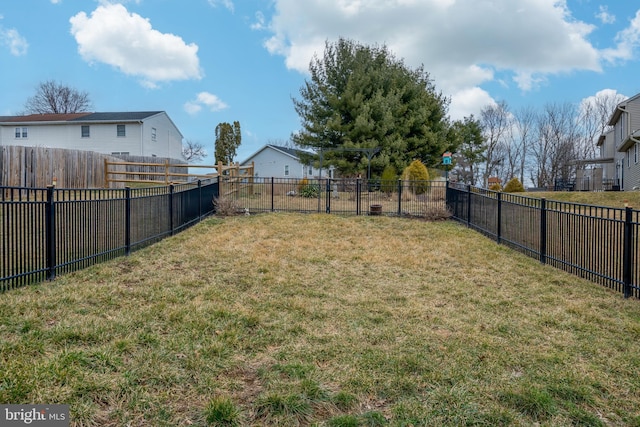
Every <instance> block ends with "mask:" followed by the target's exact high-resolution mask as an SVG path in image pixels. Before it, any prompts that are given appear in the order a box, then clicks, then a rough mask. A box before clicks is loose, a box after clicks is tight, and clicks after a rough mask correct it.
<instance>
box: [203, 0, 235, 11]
mask: <svg viewBox="0 0 640 427" xmlns="http://www.w3.org/2000/svg"><path fill="white" fill-rule="evenodd" d="M209 4H210V5H211V6H213V7H218V6H223V7H225V8H227V9H229V10H230V11H231V12H233V9H234V7H233V2H232V1H231V0H209Z"/></svg>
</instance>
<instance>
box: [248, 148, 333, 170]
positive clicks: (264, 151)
mask: <svg viewBox="0 0 640 427" xmlns="http://www.w3.org/2000/svg"><path fill="white" fill-rule="evenodd" d="M304 153H305V152H304V151H302V150H296V149H295V148H288V147H281V146H277V145H271V144H267V145H265V146H264V147H262V148H261V149H260V150H258V151H257V152H255V153H254V154H252V155H251V156H249V158H248V159H246V160H245V161H244V162H242V163H241V164H240V165H241V166H247V165H250V164H251V162H253V163H254V176H256V177H261V178H271V177H273V178H317V177H318V176H319V175H320V171H319V170H318V169H316V168H314V167H313V166H311V165H309V164H304V163H303V162H302V161H301V160H300V156H301V155H302V154H304ZM307 154H308V153H307ZM325 173H328V172H325ZM323 174H324V173H323Z"/></svg>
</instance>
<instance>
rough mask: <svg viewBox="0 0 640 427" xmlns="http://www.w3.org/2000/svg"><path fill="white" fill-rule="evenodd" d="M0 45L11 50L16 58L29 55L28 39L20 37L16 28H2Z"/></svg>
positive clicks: (0, 28) (0, 27)
mask: <svg viewBox="0 0 640 427" xmlns="http://www.w3.org/2000/svg"><path fill="white" fill-rule="evenodd" d="M0 45H3V46H6V47H7V48H9V51H10V52H11V54H12V55H14V56H22V55H26V54H27V50H28V49H29V43H27V39H25V38H24V37H23V36H21V35H20V33H19V32H18V30H16V29H15V28H9V29H6V28H4V27H2V26H0Z"/></svg>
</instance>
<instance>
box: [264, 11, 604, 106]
mask: <svg viewBox="0 0 640 427" xmlns="http://www.w3.org/2000/svg"><path fill="white" fill-rule="evenodd" d="M274 1H275V11H274V15H273V17H272V18H271V21H270V22H269V23H268V24H267V28H268V29H269V30H270V31H271V36H270V37H269V38H268V39H267V40H266V42H265V47H266V48H267V49H268V50H269V52H270V53H272V54H274V55H281V56H283V57H284V58H285V63H286V66H287V67H288V68H290V69H295V70H298V71H300V72H303V73H306V72H307V70H308V66H309V62H310V61H311V59H312V58H313V55H314V54H317V55H322V53H323V52H324V46H325V42H326V41H327V40H328V41H330V42H332V41H335V40H337V39H338V38H339V37H345V38H349V39H353V40H356V41H358V42H361V43H366V44H385V45H386V46H388V47H389V49H390V50H392V51H393V52H394V53H395V54H396V56H397V57H399V58H403V59H404V60H405V62H406V63H407V64H408V65H410V66H414V67H415V66H418V65H420V64H424V66H425V70H426V71H428V72H429V73H430V75H431V77H432V78H434V80H435V84H436V87H437V88H438V89H440V90H442V91H443V92H444V93H445V94H448V95H451V97H452V110H453V108H454V106H455V105H456V104H458V105H461V110H462V109H465V108H466V107H464V106H462V104H461V101H462V99H461V96H462V95H463V94H466V95H468V96H473V97H475V98H474V99H475V100H479V99H484V100H490V96H489V95H488V94H487V92H485V91H482V90H480V89H479V86H480V85H481V84H483V83H486V82H488V81H492V80H493V79H495V78H496V77H495V75H496V72H500V76H501V77H504V75H505V74H506V75H507V76H511V78H512V79H513V82H515V83H516V84H517V85H518V87H519V88H520V89H521V90H523V91H528V90H533V89H535V88H536V87H537V86H538V85H540V84H542V83H544V82H545V79H546V78H547V77H548V76H550V75H553V74H560V73H567V72H571V71H574V70H592V71H600V70H601V64H600V59H601V57H600V56H599V52H598V50H597V49H596V48H594V47H593V46H592V44H591V43H590V42H589V40H588V36H589V35H590V33H591V32H592V31H593V30H594V28H595V27H594V26H593V25H590V24H587V23H585V22H582V21H579V20H577V19H575V17H573V16H572V15H571V12H570V10H569V9H568V7H567V5H566V2H565V1H564V0H518V1H514V0H493V1H478V0H369V1H364V0H305V1H300V0H274ZM474 99H472V100H470V101H469V103H470V104H474V103H475V101H474ZM463 107H464V108H463Z"/></svg>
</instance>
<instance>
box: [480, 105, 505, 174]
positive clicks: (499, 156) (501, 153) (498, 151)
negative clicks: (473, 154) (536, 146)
mask: <svg viewBox="0 0 640 427" xmlns="http://www.w3.org/2000/svg"><path fill="white" fill-rule="evenodd" d="M480 121H481V123H482V128H483V131H484V139H485V146H486V151H485V168H484V174H483V181H484V182H483V184H484V185H486V184H487V181H488V178H489V177H490V176H493V175H494V174H496V172H497V171H498V170H499V169H500V168H501V167H502V165H503V162H504V158H505V151H506V145H507V143H506V142H505V136H506V132H507V129H508V127H509V109H508V107H507V103H506V102H504V101H501V102H499V103H498V104H496V105H488V106H486V107H484V108H483V109H482V110H481V111H480Z"/></svg>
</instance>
